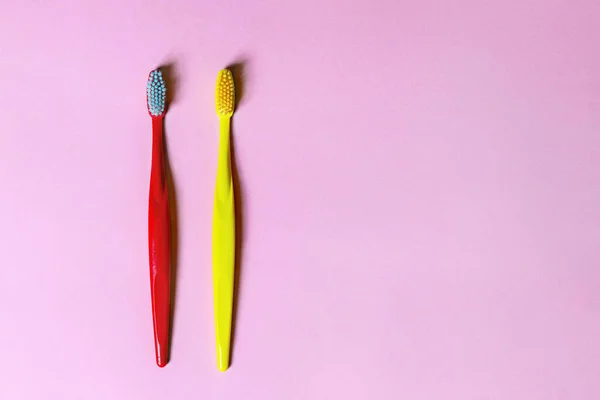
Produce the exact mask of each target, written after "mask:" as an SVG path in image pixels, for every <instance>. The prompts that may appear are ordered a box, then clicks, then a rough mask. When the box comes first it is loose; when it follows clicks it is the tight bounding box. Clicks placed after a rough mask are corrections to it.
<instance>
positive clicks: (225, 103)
mask: <svg viewBox="0 0 600 400" xmlns="http://www.w3.org/2000/svg"><path fill="white" fill-rule="evenodd" d="M215 105H216V107H217V115H218V116H219V117H226V118H229V117H231V116H232V115H233V109H234V107H235V89H234V86H233V75H232V74H231V71H230V70H228V69H222V70H220V71H219V75H218V76H217V88H216V90H215Z"/></svg>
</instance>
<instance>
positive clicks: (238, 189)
mask: <svg viewBox="0 0 600 400" xmlns="http://www.w3.org/2000/svg"><path fill="white" fill-rule="evenodd" d="M246 65H247V62H246V60H240V61H236V62H234V63H233V64H230V65H229V66H228V67H227V69H229V70H230V71H231V74H232V75H233V81H234V86H235V107H236V109H237V108H238V107H239V105H240V104H242V100H243V98H244V95H245V89H246V86H245V84H246V75H245V73H246ZM234 125H235V113H234V114H233V118H232V121H231V128H230V129H231V148H230V151H231V175H232V178H233V191H234V206H235V271H234V286H233V310H232V316H231V317H232V318H231V319H232V321H231V353H230V355H229V364H230V365H233V361H234V356H235V343H236V332H237V329H236V328H237V319H238V308H239V301H240V293H241V290H240V288H241V280H242V260H243V249H244V187H243V185H242V184H241V181H240V175H239V170H238V165H237V158H236V156H235V154H236V153H235V149H236V143H237V140H236V137H235V134H234V133H235V129H234Z"/></svg>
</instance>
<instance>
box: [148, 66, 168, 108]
mask: <svg viewBox="0 0 600 400" xmlns="http://www.w3.org/2000/svg"><path fill="white" fill-rule="evenodd" d="M166 99H167V88H166V87H165V81H164V80H163V76H162V72H160V70H159V69H155V70H154V71H152V72H150V75H149V76H148V83H147V84H146V102H147V103H148V112H149V113H150V116H151V117H162V116H164V115H165V111H166V108H167V107H166V104H167V102H166Z"/></svg>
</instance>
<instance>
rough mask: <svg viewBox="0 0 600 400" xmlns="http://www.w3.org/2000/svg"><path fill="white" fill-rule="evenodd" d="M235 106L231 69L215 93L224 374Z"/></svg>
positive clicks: (216, 282) (216, 264) (217, 299)
mask: <svg viewBox="0 0 600 400" xmlns="http://www.w3.org/2000/svg"><path fill="white" fill-rule="evenodd" d="M234 103H235V90H234V86H233V75H232V74H231V71H229V70H228V69H222V70H221V71H219V76H218V77H217V87H216V91H215V104H216V108H217V115H218V116H219V127H220V128H219V131H220V133H219V161H218V165H217V184H216V189H215V209H214V215H213V231H212V259H213V292H214V303H215V304H214V306H215V331H216V342H217V365H218V367H219V370H221V371H225V370H226V369H227V368H228V367H229V352H230V347H231V317H232V308H233V277H234V268H235V267H234V265H235V213H234V198H233V179H232V175H231V153H230V141H231V138H230V127H231V116H232V115H233V108H234Z"/></svg>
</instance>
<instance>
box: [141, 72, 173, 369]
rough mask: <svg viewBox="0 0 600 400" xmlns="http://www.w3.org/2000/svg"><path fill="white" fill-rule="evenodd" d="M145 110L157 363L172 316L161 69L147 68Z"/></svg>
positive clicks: (162, 358) (163, 361)
mask: <svg viewBox="0 0 600 400" xmlns="http://www.w3.org/2000/svg"><path fill="white" fill-rule="evenodd" d="M146 102H147V104H148V113H149V114H150V117H151V118H152V171H151V173H150V196H149V202H148V249H149V255H150V290H151V294H152V320H153V323H154V347H155V351H156V364H158V366H159V367H161V368H162V367H164V366H165V365H167V362H168V360H169V329H170V322H171V321H170V320H171V215H170V211H169V193H168V189H167V179H166V178H167V177H166V169H165V149H164V143H163V118H164V116H165V113H166V88H165V82H164V80H163V76H162V73H161V72H160V70H158V69H157V70H154V71H152V72H150V75H149V76H148V84H147V86H146Z"/></svg>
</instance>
